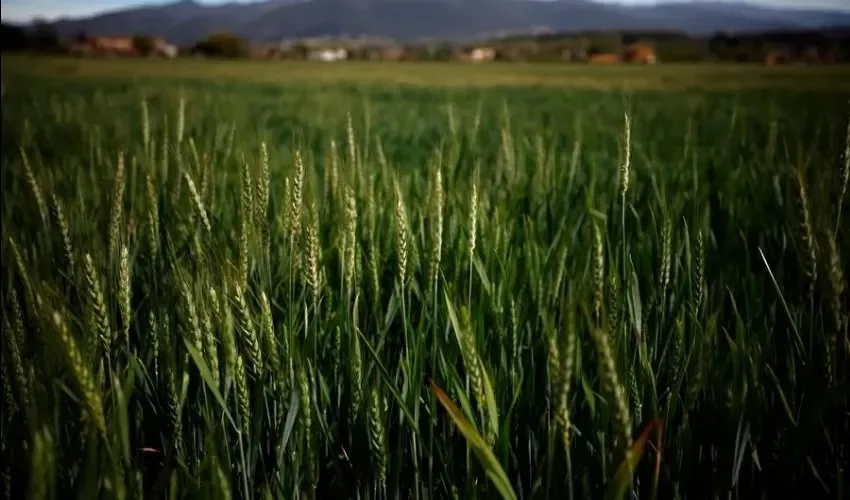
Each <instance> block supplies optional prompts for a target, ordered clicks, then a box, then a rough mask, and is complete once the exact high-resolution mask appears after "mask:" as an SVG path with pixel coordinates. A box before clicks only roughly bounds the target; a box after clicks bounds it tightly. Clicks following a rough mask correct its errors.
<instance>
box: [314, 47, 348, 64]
mask: <svg viewBox="0 0 850 500" xmlns="http://www.w3.org/2000/svg"><path fill="white" fill-rule="evenodd" d="M307 58H308V59H310V60H311V61H325V62H333V61H344V60H346V59H348V51H347V50H345V49H318V50H313V51H311V52H310V53H309V55H308V56H307Z"/></svg>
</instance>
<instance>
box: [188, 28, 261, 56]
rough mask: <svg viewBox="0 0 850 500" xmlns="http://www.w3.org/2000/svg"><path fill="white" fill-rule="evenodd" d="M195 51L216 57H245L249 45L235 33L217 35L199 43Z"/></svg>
mask: <svg viewBox="0 0 850 500" xmlns="http://www.w3.org/2000/svg"><path fill="white" fill-rule="evenodd" d="M194 51H196V52H200V53H201V54H204V55H208V56H214V57H232V58H236V57H245V56H247V55H248V43H247V42H246V41H245V40H243V39H242V38H241V37H239V36H238V35H236V34H234V33H215V34H212V35H210V36H208V37H207V38H205V39H203V40H201V41H200V42H198V43H197V44H196V45H195V47H194Z"/></svg>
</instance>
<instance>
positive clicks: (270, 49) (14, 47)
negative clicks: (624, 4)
mask: <svg viewBox="0 0 850 500" xmlns="http://www.w3.org/2000/svg"><path fill="white" fill-rule="evenodd" d="M85 36H86V35H85V34H78V35H77V36H76V37H75V38H76V39H77V41H81V40H83V39H84V38H85ZM152 39H153V38H152V37H150V36H148V35H144V34H140V35H136V36H135V37H134V38H133V45H134V47H136V48H137V52H138V53H139V54H141V55H144V54H146V53H147V52H149V51H150V47H151V44H152V42H151V40H152ZM322 43H324V45H325V46H328V47H330V46H332V47H334V48H344V49H348V58H349V59H375V58H382V57H381V56H380V54H379V55H378V56H376V51H381V50H386V49H387V47H386V46H385V45H384V46H381V47H379V46H375V45H369V44H368V43H367V44H363V43H358V44H353V43H350V42H346V41H340V40H326V41H324V42H320V43H319V44H318V46H321V44H322ZM633 44H645V45H648V46H650V47H652V48H653V50H654V51H655V53H656V54H657V57H658V60H660V61H664V62H703V61H726V62H763V61H765V60H766V59H767V58H770V57H774V56H775V55H777V54H778V55H779V56H778V57H780V59H785V60H791V61H793V60H802V61H806V62H818V63H842V62H850V29H836V30H830V31H771V32H763V33H754V34H727V33H717V34H714V35H711V36H704V37H695V36H689V35H687V34H683V33H677V32H666V31H657V32H652V31H641V32H628V31H610V32H598V31H597V32H586V33H570V34H542V35H528V36H511V37H503V38H494V39H489V40H481V41H480V42H478V43H476V44H471V43H464V44H459V43H452V42H434V43H427V44H426V43H411V44H399V45H397V46H395V47H393V48H394V49H395V51H396V54H398V53H401V54H402V56H400V57H399V56H398V55H397V56H396V58H403V59H406V60H450V59H454V58H457V56H458V55H459V54H461V53H463V52H464V51H467V50H469V49H471V48H472V47H475V46H479V47H480V46H486V47H490V48H493V49H494V52H495V59H496V60H505V61H527V62H535V61H540V62H544V61H564V60H581V59H584V58H587V57H589V56H590V55H593V54H595V53H619V52H621V51H623V50H624V49H625V48H626V47H628V46H630V45H633ZM68 47H69V44H68V41H64V40H62V39H61V37H60V36H59V35H58V34H57V33H56V31H55V30H54V29H53V28H52V26H50V25H48V24H46V23H38V24H35V25H33V26H31V27H28V28H22V27H18V26H11V25H7V24H5V23H4V24H3V25H2V31H1V32H0V48H2V51H3V52H15V51H27V52H42V53H44V52H46V53H63V52H67V51H68ZM316 47H317V44H316V43H313V44H309V43H306V42H303V41H294V42H293V43H288V44H283V43H264V44H258V43H252V42H251V41H250V40H247V39H245V38H243V37H240V36H238V35H235V34H233V33H226V32H222V33H214V34H211V35H209V36H208V37H206V38H205V39H203V40H200V41H198V42H197V43H195V44H191V45H189V46H186V47H181V49H180V53H181V54H182V55H191V54H195V55H203V56H208V57H225V58H247V57H254V58H280V59H304V58H306V57H308V53H309V51H310V50H311V49H313V48H316Z"/></svg>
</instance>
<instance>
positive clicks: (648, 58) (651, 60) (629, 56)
mask: <svg viewBox="0 0 850 500" xmlns="http://www.w3.org/2000/svg"><path fill="white" fill-rule="evenodd" d="M623 60H625V61H626V62H631V63H637V64H655V63H656V62H657V61H658V56H656V54H655V49H653V48H652V47H650V46H648V45H643V44H634V45H629V46H628V47H626V49H625V50H624V51H623Z"/></svg>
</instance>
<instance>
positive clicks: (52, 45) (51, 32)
mask: <svg viewBox="0 0 850 500" xmlns="http://www.w3.org/2000/svg"><path fill="white" fill-rule="evenodd" d="M29 45H30V48H32V49H33V50H36V51H39V52H58V51H59V50H61V49H62V44H61V42H60V41H59V34H58V33H56V28H55V27H54V26H53V25H51V24H48V23H47V22H45V21H40V20H37V21H35V22H34V23H33V28H32V31H31V32H30V36H29Z"/></svg>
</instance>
